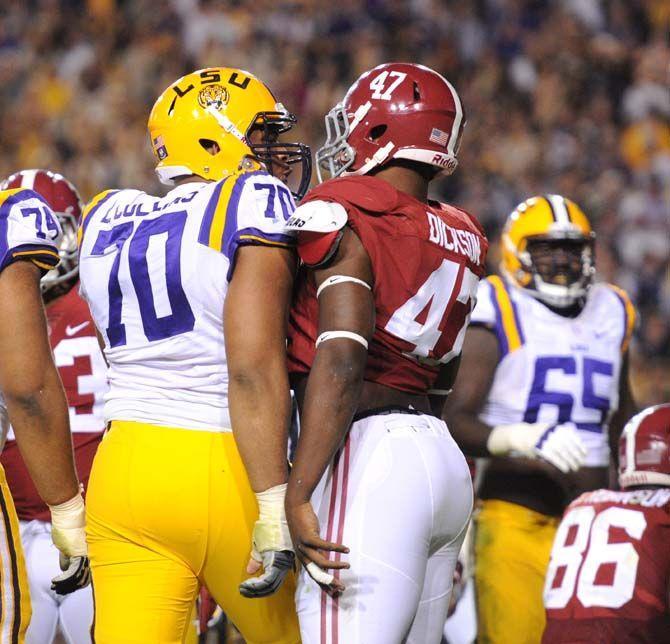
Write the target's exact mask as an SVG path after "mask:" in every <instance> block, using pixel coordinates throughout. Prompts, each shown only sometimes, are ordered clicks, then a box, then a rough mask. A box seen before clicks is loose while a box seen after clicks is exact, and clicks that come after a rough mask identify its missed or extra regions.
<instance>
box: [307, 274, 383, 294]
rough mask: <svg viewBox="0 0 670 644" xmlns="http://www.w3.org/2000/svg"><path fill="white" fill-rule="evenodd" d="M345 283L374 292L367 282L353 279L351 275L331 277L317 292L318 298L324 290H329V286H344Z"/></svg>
mask: <svg viewBox="0 0 670 644" xmlns="http://www.w3.org/2000/svg"><path fill="white" fill-rule="evenodd" d="M344 282H351V283H352V284H359V285H360V286H364V287H365V288H366V289H368V291H371V290H372V287H371V286H370V285H369V284H368V283H367V282H364V281H363V280H359V279H358V278H357V277H351V276H349V275H331V276H330V277H329V278H327V279H326V280H324V281H323V282H322V283H321V286H319V288H318V289H317V290H316V296H317V297H319V295H321V292H322V291H323V290H324V289H326V288H328V287H329V286H335V284H343V283H344Z"/></svg>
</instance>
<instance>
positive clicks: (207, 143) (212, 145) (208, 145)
mask: <svg viewBox="0 0 670 644" xmlns="http://www.w3.org/2000/svg"><path fill="white" fill-rule="evenodd" d="M198 143H200V145H201V146H202V147H203V148H204V149H205V151H206V152H208V153H209V154H211V155H212V156H215V155H217V154H218V153H219V152H221V147H220V146H219V144H218V143H217V142H216V141H213V140H212V139H198Z"/></svg>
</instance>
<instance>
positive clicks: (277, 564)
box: [239, 483, 295, 597]
mask: <svg viewBox="0 0 670 644" xmlns="http://www.w3.org/2000/svg"><path fill="white" fill-rule="evenodd" d="M285 497H286V483H284V484H282V485H275V487H271V488H270V489H269V490H265V491H264V492H258V493H257V494H256V499H257V500H258V520H257V521H256V523H255V525H254V531H253V535H252V545H251V557H252V559H255V560H256V561H258V562H259V563H261V564H263V574H262V575H261V576H260V577H250V578H249V579H247V580H245V581H243V582H242V583H241V584H240V587H239V590H240V594H241V595H242V596H244V597H266V596H267V595H271V594H272V593H274V592H275V591H276V590H277V589H278V588H279V586H281V583H282V581H284V577H286V575H287V574H288V572H289V570H293V565H294V562H295V553H294V552H293V543H292V541H291V534H290V532H289V529H288V523H287V522H286V511H285V510H284V498H285Z"/></svg>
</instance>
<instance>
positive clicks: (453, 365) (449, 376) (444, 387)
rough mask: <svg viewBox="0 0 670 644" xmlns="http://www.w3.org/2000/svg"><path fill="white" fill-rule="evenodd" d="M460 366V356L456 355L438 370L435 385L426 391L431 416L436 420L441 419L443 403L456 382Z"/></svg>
mask: <svg viewBox="0 0 670 644" xmlns="http://www.w3.org/2000/svg"><path fill="white" fill-rule="evenodd" d="M460 364H461V356H460V355H458V356H456V357H455V358H453V359H452V360H451V361H450V362H448V363H447V364H445V365H443V366H442V368H441V369H440V373H439V374H438V376H437V380H436V382H435V385H434V386H433V388H432V389H430V390H429V391H428V400H429V401H430V408H431V410H432V411H433V414H435V416H437V417H438V418H441V417H442V411H443V409H444V403H445V401H446V400H447V396H448V395H449V394H450V393H451V391H452V389H453V388H454V383H455V382H456V376H457V375H458V369H459V367H460Z"/></svg>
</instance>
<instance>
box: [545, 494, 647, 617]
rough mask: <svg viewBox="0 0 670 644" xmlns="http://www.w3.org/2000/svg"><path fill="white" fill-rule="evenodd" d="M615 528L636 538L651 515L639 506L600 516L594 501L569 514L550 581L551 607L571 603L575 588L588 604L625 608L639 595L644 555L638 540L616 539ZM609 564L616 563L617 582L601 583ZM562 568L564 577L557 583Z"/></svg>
mask: <svg viewBox="0 0 670 644" xmlns="http://www.w3.org/2000/svg"><path fill="white" fill-rule="evenodd" d="M610 527H616V528H621V529H622V530H624V531H625V533H626V534H627V535H628V536H629V537H630V538H631V539H636V540H639V539H640V538H641V537H642V534H643V533H644V530H645V528H646V527H647V520H646V519H645V517H644V514H643V513H642V512H640V511H638V510H629V509H626V508H617V507H611V508H607V509H606V510H604V511H602V512H600V513H599V514H598V515H597V516H596V511H595V509H594V508H593V507H591V506H582V507H577V508H575V509H574V510H571V511H570V512H569V513H568V514H567V515H566V516H565V517H564V518H563V521H562V522H561V525H560V527H559V528H558V531H557V533H556V538H555V539H554V547H553V549H552V551H551V561H550V563H549V569H548V570H547V577H546V580H545V585H544V605H545V607H546V608H565V606H567V604H568V602H569V601H570V599H571V598H572V596H573V595H574V594H575V588H576V597H577V599H578V600H579V601H580V602H581V604H582V606H585V607H589V606H601V607H604V608H619V607H621V606H623V605H624V604H625V603H626V602H628V601H630V600H631V599H632V598H633V593H634V590H635V577H636V576H637V565H638V562H639V559H640V557H639V555H638V554H637V552H636V550H635V546H633V544H632V543H610V542H609V529H610ZM571 534H572V538H571V539H570V535H571ZM569 539H570V540H569ZM568 540H569V541H568ZM584 555H586V556H585V557H584ZM607 564H610V565H612V564H613V565H614V573H613V575H612V581H611V583H608V584H596V576H597V574H598V570H599V569H600V568H601V566H604V565H607ZM559 571H562V573H563V577H562V579H561V580H560V583H559V584H558V585H557V586H556V587H554V584H555V582H556V580H557V577H558V574H559Z"/></svg>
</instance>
